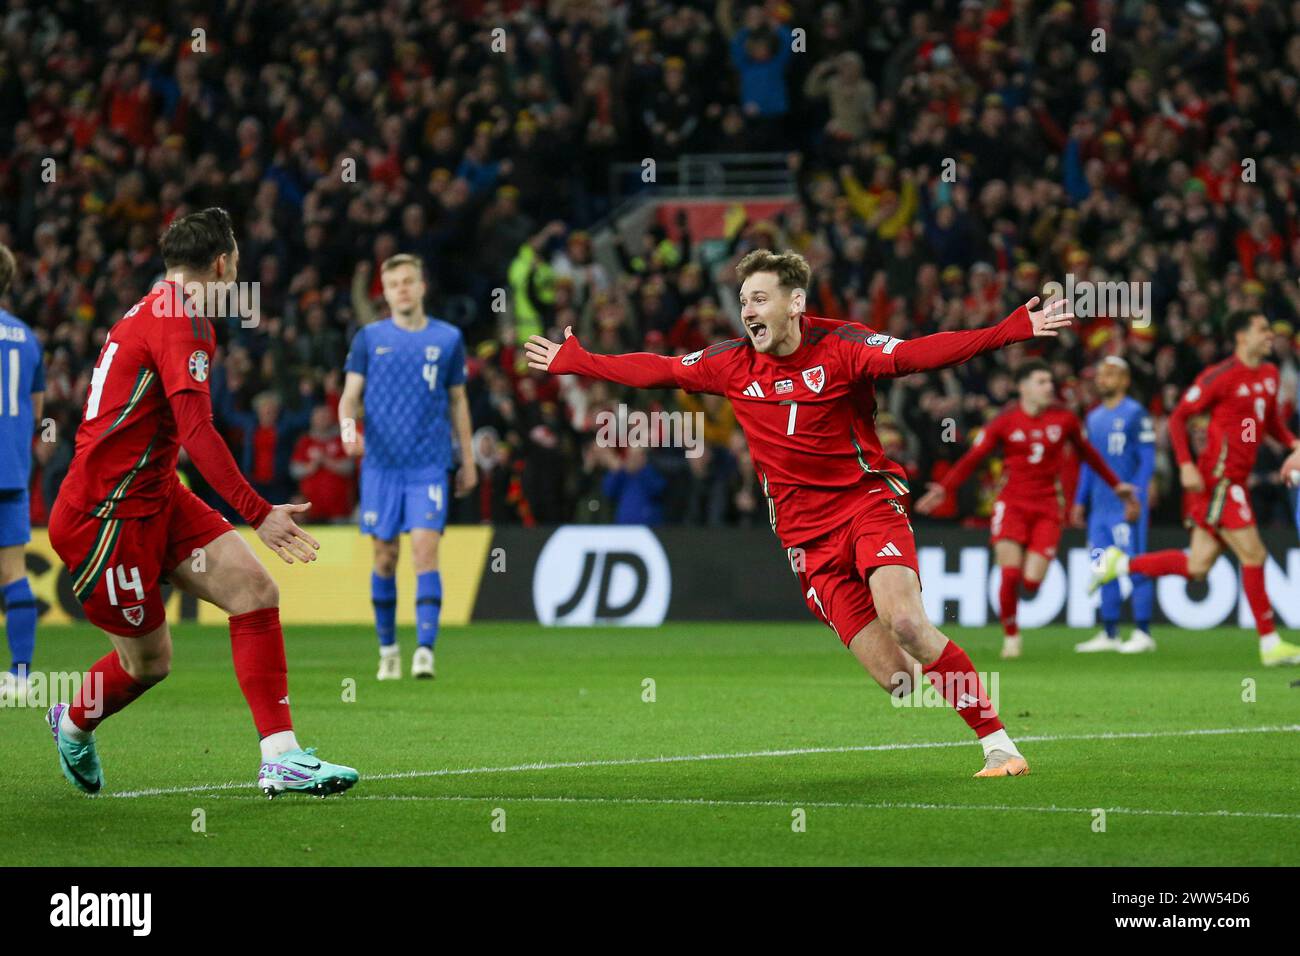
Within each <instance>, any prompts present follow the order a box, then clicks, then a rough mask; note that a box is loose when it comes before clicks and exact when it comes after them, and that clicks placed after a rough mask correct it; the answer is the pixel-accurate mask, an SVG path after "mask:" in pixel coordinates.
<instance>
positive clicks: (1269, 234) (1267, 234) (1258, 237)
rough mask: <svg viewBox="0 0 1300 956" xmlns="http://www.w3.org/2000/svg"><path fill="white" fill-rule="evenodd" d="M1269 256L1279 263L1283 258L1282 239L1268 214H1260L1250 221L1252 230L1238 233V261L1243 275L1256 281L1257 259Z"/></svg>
mask: <svg viewBox="0 0 1300 956" xmlns="http://www.w3.org/2000/svg"><path fill="white" fill-rule="evenodd" d="M1256 256H1268V257H1269V258H1270V259H1272V260H1273V261H1275V262H1277V261H1279V260H1281V258H1282V237H1281V236H1279V235H1278V234H1277V232H1276V231H1275V230H1274V229H1273V222H1272V220H1271V219H1269V218H1268V213H1264V212H1261V213H1258V214H1256V215H1255V217H1254V218H1253V219H1251V220H1250V228H1249V229H1243V230H1241V232H1239V233H1237V261H1238V262H1240V263H1241V271H1242V274H1243V275H1245V277H1246V278H1247V279H1254V278H1256V276H1255V257H1256Z"/></svg>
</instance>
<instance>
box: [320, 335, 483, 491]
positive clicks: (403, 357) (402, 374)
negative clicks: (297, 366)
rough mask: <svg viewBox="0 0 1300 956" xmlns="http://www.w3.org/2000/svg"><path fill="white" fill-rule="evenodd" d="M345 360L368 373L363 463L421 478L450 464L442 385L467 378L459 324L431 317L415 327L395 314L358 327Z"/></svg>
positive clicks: (350, 367)
mask: <svg viewBox="0 0 1300 956" xmlns="http://www.w3.org/2000/svg"><path fill="white" fill-rule="evenodd" d="M344 367H345V369H346V370H347V371H349V372H356V373H358V374H360V375H364V376H365V377H366V388H365V393H364V395H365V398H364V402H365V417H366V423H365V435H366V456H365V462H364V463H365V466H366V467H373V468H382V469H384V470H386V471H387V470H391V471H402V472H404V473H405V475H406V477H407V478H408V479H411V480H419V481H423V480H433V479H434V478H435V477H437V476H439V475H440V474H445V473H446V472H447V471H448V470H450V469H451V468H452V467H453V465H454V461H453V458H452V428H451V417H450V415H449V410H448V405H449V403H448V394H447V389H448V388H450V387H451V386H453V385H464V384H465V340H464V338H463V337H462V336H461V334H460V330H459V329H458V328H456V326H454V325H452V324H451V323H449V322H443V321H442V320H441V319H435V318H429V319H428V324H426V325H425V327H424V328H423V329H420V330H419V331H416V332H412V331H407V330H406V329H403V328H401V327H399V326H398V325H397V324H396V323H395V322H394V321H393V320H392V319H385V320H383V321H382V322H374V323H372V324H370V325H367V326H363V327H362V328H361V329H359V330H358V331H357V334H356V335H354V336H353V338H352V347H351V349H350V350H349V351H348V359H347V363H346V365H345V366H344Z"/></svg>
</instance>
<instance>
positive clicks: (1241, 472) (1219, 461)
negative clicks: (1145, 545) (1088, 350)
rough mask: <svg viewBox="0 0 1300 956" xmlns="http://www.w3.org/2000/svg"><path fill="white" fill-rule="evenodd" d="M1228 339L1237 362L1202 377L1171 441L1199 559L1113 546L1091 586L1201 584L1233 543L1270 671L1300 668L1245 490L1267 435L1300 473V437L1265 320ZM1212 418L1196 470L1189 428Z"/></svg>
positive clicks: (1235, 325)
mask: <svg viewBox="0 0 1300 956" xmlns="http://www.w3.org/2000/svg"><path fill="white" fill-rule="evenodd" d="M1226 331H1227V333H1228V338H1229V340H1230V341H1231V342H1232V343H1233V353H1232V355H1231V356H1230V357H1229V358H1226V359H1224V360H1223V361H1222V362H1219V363H1218V364H1217V365H1211V366H1210V367H1209V368H1207V369H1206V370H1205V371H1203V372H1202V373H1201V374H1200V375H1198V376H1196V381H1195V382H1194V383H1192V387H1191V388H1189V389H1188V390H1187V394H1185V395H1184V396H1183V400H1182V401H1181V402H1179V403H1178V405H1177V406H1176V407H1175V408H1174V411H1173V413H1172V414H1171V415H1170V416H1169V443H1170V444H1171V445H1172V446H1173V448H1174V457H1175V458H1177V459H1178V477H1179V479H1180V480H1181V481H1182V483H1183V491H1184V494H1183V520H1184V523H1185V524H1186V525H1187V526H1188V527H1189V528H1191V531H1192V547H1191V551H1190V552H1185V551H1179V550H1176V549H1170V550H1168V551H1151V552H1148V553H1147V554H1139V555H1135V556H1134V557H1132V558H1129V557H1128V556H1126V555H1125V554H1124V552H1122V551H1120V550H1119V549H1118V548H1107V549H1106V551H1105V552H1103V554H1102V556H1101V559H1100V560H1099V561H1098V563H1097V567H1096V569H1095V573H1094V576H1093V584H1092V586H1093V589H1094V590H1096V589H1097V588H1099V587H1101V586H1102V585H1103V584H1106V583H1108V582H1110V581H1113V580H1115V579H1116V578H1118V577H1123V576H1124V575H1126V574H1128V573H1129V572H1130V571H1132V572H1136V573H1139V574H1145V575H1148V576H1150V577H1158V576H1160V575H1164V574H1177V575H1179V576H1181V577H1184V578H1195V579H1196V580H1201V579H1202V578H1204V577H1205V576H1206V575H1207V574H1209V573H1210V568H1211V567H1212V566H1213V565H1214V562H1215V561H1216V560H1217V559H1218V557H1219V555H1220V554H1222V553H1223V549H1224V546H1225V545H1226V546H1227V547H1228V548H1229V549H1230V550H1231V551H1232V553H1233V554H1235V555H1236V556H1237V560H1238V561H1240V562H1241V588H1242V590H1243V591H1245V592H1246V601H1247V602H1248V603H1249V604H1250V611H1251V613H1252V614H1253V615H1254V616H1255V628H1256V629H1257V630H1258V631H1259V656H1260V661H1261V662H1262V663H1263V664H1264V666H1265V667H1275V666H1277V665H1280V664H1300V646H1297V645H1295V644H1292V643H1289V642H1287V641H1284V640H1282V639H1281V638H1280V637H1278V635H1277V630H1276V628H1275V626H1274V623H1273V608H1272V606H1271V605H1270V604H1269V601H1268V594H1267V592H1266V591H1265V590H1264V560H1265V559H1266V558H1267V557H1268V552H1267V551H1266V550H1265V549H1264V542H1263V541H1262V540H1260V537H1259V529H1258V528H1256V527H1255V513H1254V511H1253V510H1252V509H1251V506H1250V492H1248V491H1247V490H1246V486H1247V485H1246V483H1247V480H1248V479H1249V477H1250V473H1251V471H1252V470H1254V468H1255V458H1256V456H1257V455H1258V453H1259V443H1260V441H1261V440H1262V439H1263V438H1264V436H1266V435H1271V436H1272V437H1273V438H1275V439H1277V441H1279V442H1281V443H1282V444H1283V445H1285V446H1286V447H1287V448H1289V449H1291V450H1292V454H1291V455H1290V457H1288V458H1287V460H1286V462H1285V463H1283V465H1282V474H1283V475H1289V474H1290V473H1291V471H1292V470H1294V469H1296V468H1300V439H1297V438H1296V436H1295V435H1292V434H1291V430H1290V429H1288V428H1287V427H1286V423H1285V422H1283V421H1282V416H1281V415H1280V414H1278V409H1277V390H1278V371H1277V366H1276V365H1274V364H1273V363H1272V362H1266V361H1264V358H1265V356H1267V355H1268V351H1269V348H1270V346H1271V344H1272V340H1273V334H1272V330H1271V328H1270V327H1269V323H1268V319H1267V318H1266V317H1265V316H1264V315H1263V313H1260V312H1244V311H1243V312H1234V313H1233V314H1232V315H1231V316H1229V317H1228V322H1227V329H1226ZM1205 414H1208V415H1209V416H1210V424H1209V427H1208V428H1207V430H1206V436H1205V448H1204V449H1202V451H1201V458H1200V461H1198V462H1193V461H1192V453H1191V443H1190V441H1189V438H1188V433H1187V425H1188V421H1189V419H1191V418H1192V417H1193V416H1198V415H1205Z"/></svg>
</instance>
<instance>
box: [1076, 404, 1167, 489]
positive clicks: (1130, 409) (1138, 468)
mask: <svg viewBox="0 0 1300 956" xmlns="http://www.w3.org/2000/svg"><path fill="white" fill-rule="evenodd" d="M1086 428H1087V432H1088V441H1089V442H1091V443H1092V446H1093V447H1094V448H1096V449H1097V450H1098V451H1099V452H1101V454H1102V456H1103V457H1104V458H1105V459H1106V463H1107V464H1108V465H1110V467H1111V468H1112V469H1113V470H1114V472H1115V474H1116V475H1118V476H1119V480H1120V481H1126V482H1128V483H1129V484H1131V485H1134V486H1136V488H1137V492H1138V497H1139V498H1140V499H1142V501H1143V502H1145V501H1146V495H1147V488H1148V487H1149V486H1150V484H1151V475H1152V474H1153V473H1154V471H1155V465H1156V434H1155V429H1154V427H1153V426H1152V423H1151V416H1150V415H1148V414H1147V412H1146V409H1144V408H1143V407H1142V406H1141V405H1140V404H1139V403H1138V402H1136V401H1134V400H1133V399H1131V398H1128V397H1127V396H1126V397H1124V398H1122V399H1121V400H1120V402H1119V404H1118V405H1116V406H1115V407H1114V408H1107V407H1106V406H1105V405H1104V404H1102V405H1098V406H1097V407H1096V408H1094V409H1093V410H1092V411H1091V412H1089V413H1088V419H1087V423H1086ZM1074 500H1075V501H1078V502H1082V503H1084V504H1086V505H1088V507H1089V509H1091V510H1092V511H1094V512H1097V511H1101V512H1106V513H1113V514H1119V513H1121V512H1123V510H1124V504H1123V502H1121V501H1120V500H1119V498H1118V497H1116V495H1115V492H1113V491H1111V490H1110V488H1109V487H1108V486H1107V485H1106V482H1104V481H1102V480H1101V479H1100V478H1098V477H1097V476H1096V475H1095V474H1094V473H1093V471H1092V469H1091V468H1089V467H1088V466H1087V465H1084V466H1083V468H1082V469H1081V471H1080V473H1079V488H1078V492H1077V493H1076V494H1075V496H1074Z"/></svg>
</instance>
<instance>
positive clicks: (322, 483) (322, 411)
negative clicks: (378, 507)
mask: <svg viewBox="0 0 1300 956" xmlns="http://www.w3.org/2000/svg"><path fill="white" fill-rule="evenodd" d="M354 470H355V462H354V461H353V460H352V459H351V458H349V457H348V455H347V452H346V451H344V449H343V442H342V440H341V439H340V437H339V429H338V423H337V422H336V420H335V418H334V416H333V414H331V412H330V409H329V406H328V405H317V406H316V407H315V408H314V409H312V413H311V428H310V430H309V431H308V432H307V434H305V435H303V436H302V437H301V438H299V439H298V444H297V445H296V446H295V447H294V449H293V457H292V458H291V459H290V461H289V473H290V474H291V475H292V476H293V478H294V480H295V481H297V482H298V491H299V494H300V496H301V497H302V498H303V499H304V500H306V501H308V502H310V503H311V510H310V511H308V512H307V515H306V519H307V520H308V521H345V520H347V519H348V517H350V516H351V514H352V490H353V481H352V476H353V473H354Z"/></svg>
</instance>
